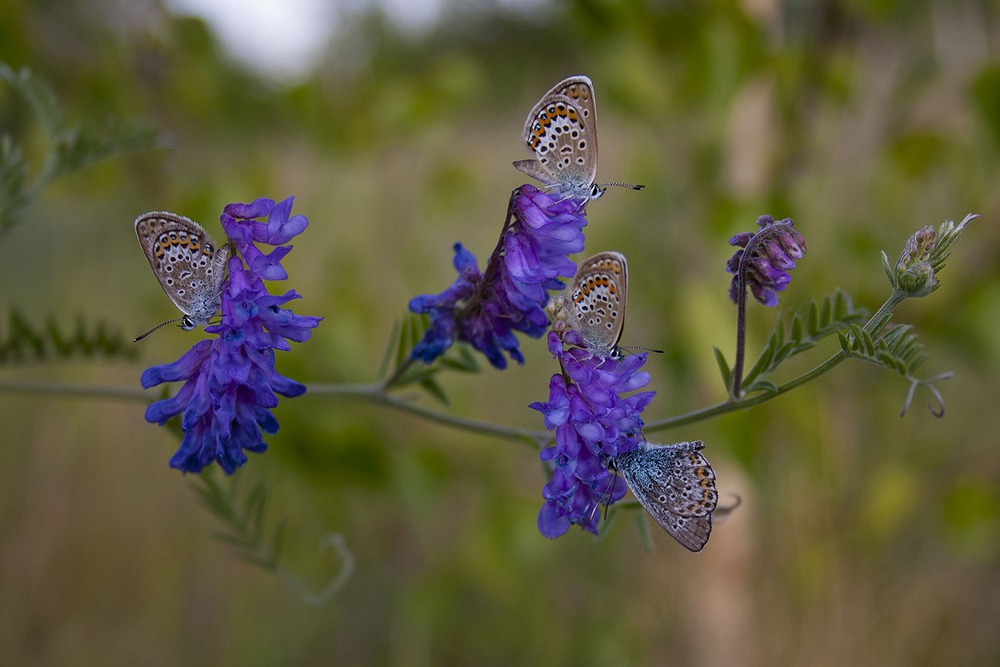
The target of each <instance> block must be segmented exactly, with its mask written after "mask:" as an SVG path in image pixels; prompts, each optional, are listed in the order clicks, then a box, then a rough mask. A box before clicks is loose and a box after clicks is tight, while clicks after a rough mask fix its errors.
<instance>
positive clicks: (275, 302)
mask: <svg viewBox="0 0 1000 667" xmlns="http://www.w3.org/2000/svg"><path fill="white" fill-rule="evenodd" d="M292 201H293V198H292V197H289V198H288V199H286V200H284V201H282V202H279V203H278V204H275V203H274V201H273V200H271V199H257V200H255V201H253V202H251V203H249V204H230V205H228V206H226V208H225V210H224V212H223V214H222V216H221V221H222V227H223V230H224V231H225V232H226V236H227V237H228V239H229V241H230V243H231V244H232V245H233V246H235V247H236V248H237V250H238V251H239V254H240V256H239V257H238V256H231V257H230V258H229V262H228V269H229V274H228V276H227V278H226V280H225V281H223V283H222V294H221V302H222V303H221V310H222V320H221V321H220V322H219V324H215V325H211V326H207V327H205V332H206V333H209V334H214V335H215V337H214V338H211V339H203V340H200V341H198V342H197V343H195V344H194V346H193V347H192V348H191V349H190V350H189V351H188V352H186V353H184V354H183V355H182V356H181V357H180V359H178V360H177V361H175V362H173V363H171V364H163V365H160V366H153V367H151V368H148V369H146V370H145V371H144V372H143V374H142V378H141V382H142V386H143V388H145V389H148V388H150V387H154V386H156V385H158V384H161V383H164V382H177V381H180V380H184V384H183V386H182V387H181V389H180V390H179V391H178V392H177V394H176V395H175V396H173V397H172V398H167V399H163V400H160V401H156V402H155V403H153V404H151V405H150V406H149V407H148V408H147V409H146V420H147V421H149V422H156V423H159V424H161V425H162V424H164V423H166V422H167V420H169V419H170V418H171V417H173V416H175V415H178V414H182V413H183V417H182V419H181V429H182V430H183V432H184V437H183V439H182V441H181V445H180V448H179V449H178V450H177V452H176V453H175V454H174V456H173V457H172V458H171V459H170V465H171V467H174V468H178V469H180V470H182V471H184V472H201V470H203V469H204V468H205V467H206V466H208V465H210V464H211V463H212V462H216V463H218V464H219V465H220V466H222V469H223V470H225V471H226V473H227V474H232V473H233V472H235V471H236V469H237V468H239V467H240V466H242V465H243V464H244V463H246V461H247V457H246V454H245V452H257V453H259V452H263V451H264V450H266V449H267V444H266V443H265V442H264V439H263V434H264V433H267V434H269V435H273V434H274V433H276V432H277V430H278V422H277V420H276V419H275V418H274V415H273V414H271V410H270V409H271V408H273V407H275V406H277V404H278V397H277V395H278V394H280V395H282V396H286V397H293V396H299V395H301V394H303V393H304V392H305V390H306V387H305V385H303V384H301V383H299V382H296V381H295V380H292V379H290V378H287V377H284V376H282V375H280V374H279V373H278V372H277V371H275V369H274V361H275V355H274V351H275V350H289V349H291V345H290V342H304V341H306V340H308V339H309V338H310V336H311V335H312V329H314V328H315V327H316V326H318V325H319V322H320V320H321V319H322V318H320V317H309V316H301V315H296V314H295V313H293V312H292V311H291V310H287V309H285V308H283V307H282V306H284V305H285V304H286V303H288V302H289V301H291V300H293V299H297V298H299V295H298V294H297V293H296V292H295V290H289V291H288V292H286V293H285V294H284V295H282V296H276V295H272V294H270V293H269V292H268V291H267V288H266V287H265V285H264V282H263V281H264V280H265V279H266V280H276V279H284V278H286V277H287V273H286V272H285V270H284V268H283V267H282V266H281V259H282V258H283V257H284V256H285V255H287V254H288V252H289V251H291V249H292V248H291V246H279V247H277V248H275V249H274V250H273V251H271V252H270V253H269V254H265V253H264V252H263V251H261V250H260V249H259V248H258V247H257V244H266V245H277V244H281V243H286V242H288V241H289V240H291V239H292V238H293V237H294V236H296V235H298V234H299V233H301V232H302V231H303V230H304V229H305V228H306V227H307V226H308V224H309V223H308V220H307V219H306V218H305V216H301V215H295V216H291V215H290V213H291V208H292ZM263 217H266V218H267V222H266V223H263V222H258V221H257V220H256V219H257V218H263ZM241 257H242V259H241Z"/></svg>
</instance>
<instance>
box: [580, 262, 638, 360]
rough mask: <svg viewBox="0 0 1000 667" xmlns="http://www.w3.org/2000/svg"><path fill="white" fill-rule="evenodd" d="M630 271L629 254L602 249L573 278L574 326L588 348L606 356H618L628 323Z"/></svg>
mask: <svg viewBox="0 0 1000 667" xmlns="http://www.w3.org/2000/svg"><path fill="white" fill-rule="evenodd" d="M627 296H628V273H627V267H626V263H625V255H623V254H621V253H620V252H613V251H608V252H600V253H597V254H596V255H593V256H592V257H588V258H587V259H585V260H584V261H583V262H582V263H581V264H580V268H579V269H578V270H577V272H576V278H575V279H574V280H573V292H572V295H571V298H572V301H573V318H572V319H573V325H572V326H573V328H574V329H576V330H577V331H578V332H580V335H582V336H583V339H584V341H585V342H586V344H587V348H588V349H589V350H590V351H591V352H593V353H594V354H598V355H601V356H604V357H609V356H611V357H615V356H618V342H619V341H620V340H621V337H622V330H623V329H624V327H625V305H626V298H627Z"/></svg>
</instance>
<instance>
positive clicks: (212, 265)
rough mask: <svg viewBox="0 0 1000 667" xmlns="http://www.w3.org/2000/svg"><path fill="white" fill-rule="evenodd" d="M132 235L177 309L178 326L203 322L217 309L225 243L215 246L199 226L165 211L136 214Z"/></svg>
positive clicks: (193, 326) (226, 249)
mask: <svg viewBox="0 0 1000 667" xmlns="http://www.w3.org/2000/svg"><path fill="white" fill-rule="evenodd" d="M135 235H136V238H138V239H139V245H140V246H141V247H142V251H143V253H144V254H145V255H146V260H147V261H148V262H149V266H150V268H151V269H152V270H153V275H154V276H156V280H157V281H158V282H159V283H160V287H162V288H163V291H164V292H165V293H166V295H167V296H168V297H169V298H170V300H171V301H172V302H173V304H174V305H175V306H176V307H177V309H178V310H180V311H181V314H182V317H181V318H180V319H181V328H182V329H186V330H191V329H195V328H197V327H199V326H203V325H205V324H207V323H208V321H209V320H210V319H211V318H212V317H213V316H215V313H216V312H217V311H218V310H219V305H220V302H221V297H220V292H221V287H222V281H223V279H224V278H225V272H226V261H227V260H228V259H229V254H230V250H229V246H228V245H226V246H223V247H222V248H218V249H217V248H216V247H215V244H214V243H212V239H210V238H209V237H208V235H207V234H206V233H205V230H204V229H202V227H201V225H199V224H198V223H196V222H194V221H193V220H190V219H188V218H185V217H184V216H181V215H177V214H175V213H169V212H167V211H153V212H150V213H144V214H142V215H140V216H139V217H138V218H136V220H135Z"/></svg>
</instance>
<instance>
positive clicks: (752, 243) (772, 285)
mask: <svg viewBox="0 0 1000 667" xmlns="http://www.w3.org/2000/svg"><path fill="white" fill-rule="evenodd" d="M757 225H758V226H759V227H760V229H758V230H757V232H744V233H742V234H737V235H736V236H734V237H733V238H731V239H729V245H732V246H739V247H740V248H741V250H737V251H736V254H734V255H733V256H732V257H731V258H730V259H729V262H728V263H727V264H726V271H727V272H729V273H732V274H735V275H734V276H733V281H732V283H731V284H730V287H729V298H731V299H732V300H733V302H734V303H739V302H740V299H741V298H743V292H744V290H745V289H746V287H749V288H750V292H751V293H752V294H753V295H754V298H755V299H757V301H759V302H760V303H762V304H764V305H765V306H776V305H777V304H778V294H777V293H778V292H781V291H784V289H785V288H786V287H788V283H789V282H791V280H792V276H791V275H790V274H789V273H788V272H789V271H791V270H792V269H794V268H795V261H796V260H798V259H802V256H803V255H805V253H806V241H805V239H804V238H802V235H801V234H799V233H798V232H797V231H796V230H795V226H794V223H792V220H791V219H790V218H785V219H784V220H780V221H778V220H775V219H774V218H772V217H771V216H769V215H762V216H761V217H760V218H758V219H757ZM741 281H745V282H741ZM741 285H742V286H741Z"/></svg>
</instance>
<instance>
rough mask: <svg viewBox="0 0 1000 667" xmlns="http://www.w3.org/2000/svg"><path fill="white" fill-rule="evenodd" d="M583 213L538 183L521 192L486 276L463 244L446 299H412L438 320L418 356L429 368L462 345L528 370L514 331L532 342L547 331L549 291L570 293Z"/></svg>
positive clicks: (459, 246)
mask: <svg viewBox="0 0 1000 667" xmlns="http://www.w3.org/2000/svg"><path fill="white" fill-rule="evenodd" d="M580 208H581V205H580V202H579V201H578V200H572V199H562V200H559V199H556V198H554V197H550V196H549V195H547V194H545V193H544V192H542V191H541V190H539V189H538V188H535V187H533V186H531V185H522V186H521V187H520V188H517V189H516V190H514V192H513V194H512V195H511V200H510V208H509V213H508V222H507V224H506V225H505V226H504V229H503V232H502V233H501V235H500V241H499V242H498V243H497V247H496V249H495V250H494V251H493V255H492V256H491V257H490V259H489V262H487V265H486V270H485V271H482V272H481V271H480V270H479V265H478V262H477V261H476V257H475V256H474V255H473V254H472V253H471V252H469V251H468V250H466V249H465V248H464V247H463V246H462V244H460V243H456V244H455V246H454V249H455V258H454V260H453V264H454V266H455V270H456V271H457V272H458V278H457V279H456V280H455V282H454V283H452V285H451V287H449V288H448V289H446V290H445V291H443V292H441V293H440V294H424V295H422V296H418V297H415V298H413V299H412V300H411V301H410V310H411V311H412V312H414V313H427V314H428V315H429V316H430V319H431V324H430V327H429V328H428V329H427V332H426V333H425V334H424V338H423V340H421V341H420V342H419V343H418V344H417V345H416V346H415V347H414V349H413V353H412V357H413V358H414V359H420V360H421V361H423V362H424V363H428V364H429V363H431V362H432V361H434V360H435V359H436V358H437V357H439V356H440V355H442V354H444V352H445V351H446V350H447V349H448V348H449V347H451V345H452V343H453V342H454V341H455V340H462V341H465V342H467V343H470V344H471V345H472V346H473V347H475V348H476V349H477V350H479V351H480V352H482V353H483V354H484V355H485V356H486V358H487V359H489V361H490V363H491V364H493V365H494V366H495V367H497V368H506V366H507V359H506V358H505V357H504V354H503V353H504V352H506V353H507V354H508V355H509V356H510V358H511V359H514V360H515V361H517V362H518V363H522V364H523V363H524V356H523V355H522V354H521V350H520V348H519V346H518V340H517V337H516V336H515V332H518V331H520V332H521V333H523V334H526V335H528V336H531V337H532V338H539V337H540V336H541V335H542V334H543V333H545V330H546V328H547V326H548V318H547V316H546V314H545V306H546V304H547V303H548V299H549V295H548V293H549V291H550V290H560V289H562V288H563V287H564V285H563V283H562V282H561V281H560V280H559V277H560V276H572V275H573V274H574V273H575V271H576V264H574V263H573V261H572V260H570V259H569V257H568V255H571V254H573V253H575V252H579V251H580V250H583V227H584V226H585V225H586V224H587V219H586V217H585V216H584V213H583V212H582V211H581V210H580Z"/></svg>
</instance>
